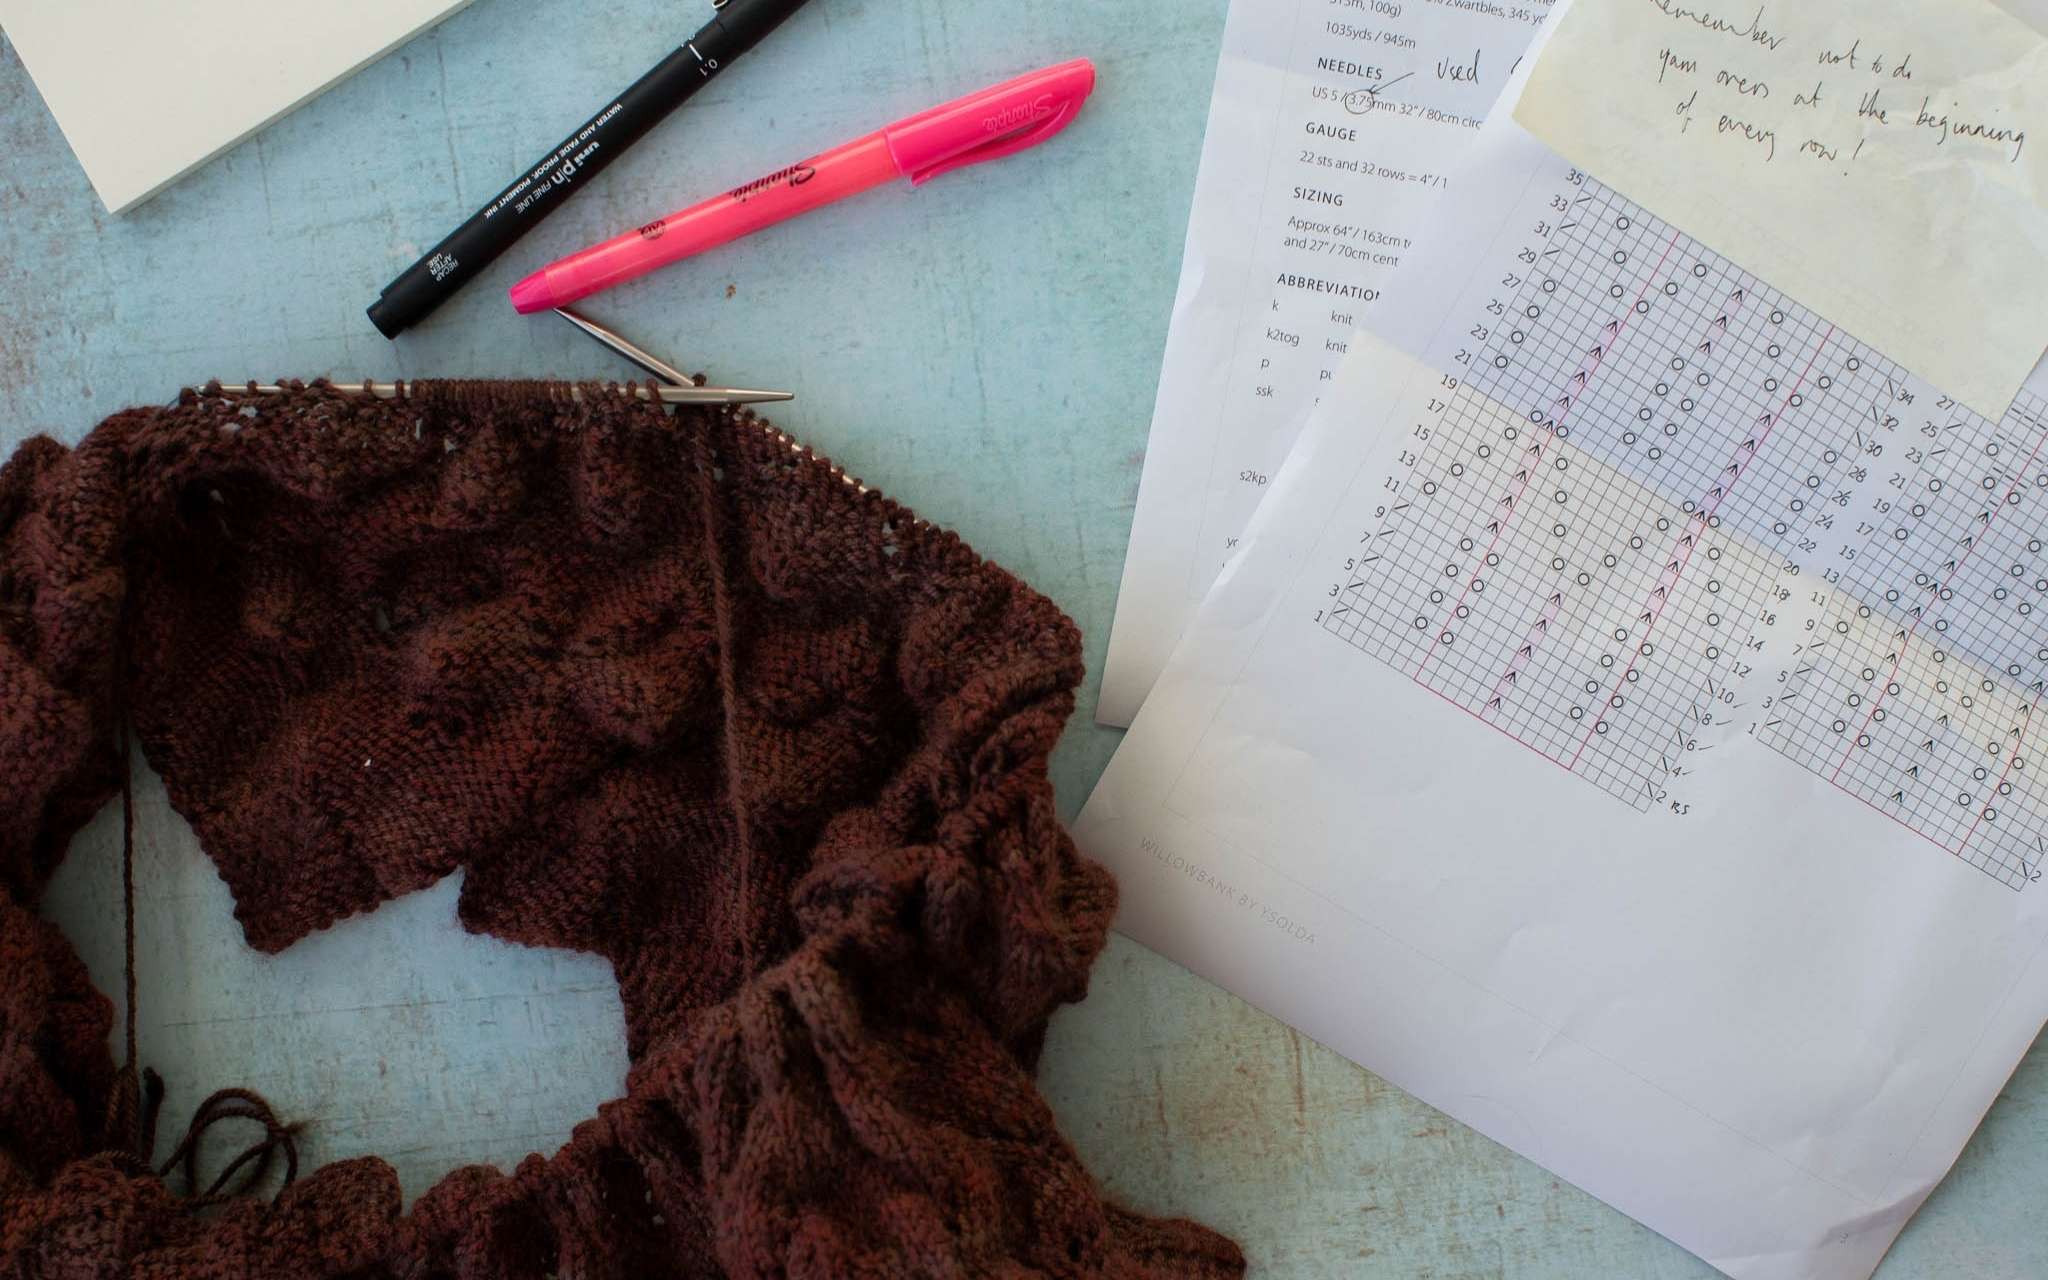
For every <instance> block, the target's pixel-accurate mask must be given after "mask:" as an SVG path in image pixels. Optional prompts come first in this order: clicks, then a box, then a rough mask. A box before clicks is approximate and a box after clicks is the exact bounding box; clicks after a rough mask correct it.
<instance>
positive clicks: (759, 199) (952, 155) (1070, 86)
mask: <svg viewBox="0 0 2048 1280" xmlns="http://www.w3.org/2000/svg"><path fill="white" fill-rule="evenodd" d="M1094 88H1095V64H1093V63H1091V62H1089V61H1088V60H1087V59H1086V58H1079V59H1076V60H1075V61H1073V62H1063V63H1061V64H1060V65H1058V66H1056V67H1047V68H1046V69H1045V70H1043V71H1034V72H1032V73H1031V74H1030V75H1025V76H1019V77H1018V78H1017V79H1015V80H1011V81H1008V82H1006V83H1004V84H999V85H997V86H995V87H994V88H992V89H983V90H982V91H981V92H980V93H976V94H972V95H970V96H968V97H965V98H961V99H959V100H958V101H955V102H949V103H947V104H946V105H945V106H942V107H934V108H932V109H931V110H930V111H926V112H922V113H920V114H918V115H914V116H912V117H910V118H909V119H908V120H900V121H898V122H897V123H895V124H892V125H890V126H889V127H888V128H886V129H883V130H881V131H879V132H876V133H871V134H869V135H868V136H867V137H865V138H860V139H857V140H855V141H853V142H849V143H847V144H846V145H845V146H842V147H835V148H833V149H832V150H830V151H827V152H826V153H825V154H823V155H821V156H818V157H816V158H815V159H811V160H806V161H803V162H802V163H801V164H793V165H791V166H790V167H788V168H787V169H779V170H777V171H776V172H774V173H771V174H769V175H768V176H767V177H765V178H761V179H759V180H757V181H754V182H749V183H748V184H747V185H745V186H743V187H739V188H737V189H735V190H732V191H728V192H726V193H725V194H724V195H722V196H716V197H714V198H712V199H710V200H706V201H705V202H704V203H702V204H700V205H697V206H695V207H693V208H689V209H685V210H683V211H682V212H681V213H675V214H671V215H669V216H668V217H666V218H662V219H659V220H658V221H655V222H650V223H648V224H647V225H646V226H644V227H642V228H640V229H639V230H638V231H629V232H627V233H626V234H625V235H622V236H619V237H617V238H615V239H612V240H607V241H605V242H604V243H603V244H599V245H592V246H591V247H590V248H588V249H585V250H583V251H582V252H581V253H576V254H571V255H570V256H569V257H566V258H563V259H562V260H561V261H559V262H553V263H550V264H548V265H547V266H545V267H542V268H541V269H540V270H539V271H536V272H534V273H533V274H532V275H530V276H528V277H526V279H524V280H521V281H520V282H519V283H518V284H516V285H513V286H512V305H513V306H514V307H517V308H518V309H519V311H520V313H521V314H522V315H526V314H531V313H533V312H535V311H546V310H549V309H551V308H554V307H566V306H568V305H569V304H570V303H572V302H575V301H577V300H578V299H581V298H587V297H589V296H590V295H591V294H593V293H601V292H603V291H604V290H606V289H609V288H611V287H612V286H613V285H616V284H623V283H624V282H626V281H628V280H632V279H634V278H636V277H639V276H643V275H646V274H647V273H648V272H650V271H653V270H655V269H656V268H658V267H665V266H667V265H669V264H670V263H672V262H680V261H681V260H682V259H684V258H688V257H692V256H694V255H696V254H700V253H703V252H704V251H705V250H707V249H715V248H717V247H718V246H719V245H722V244H725V243H727V242H728V241H732V240H737V239H739V238H740V237H741V236H748V235H752V234H753V233H754V232H756V231H759V230H761V229H762V228H764V227H771V226H774V225H775V224H776V223H778V222H786V221H788V220H789V219H791V218H794V217H797V216H798V215H800V214H805V213H809V212H810V211H811V210H813V209H816V208H818V207H820V206H822V205H828V204H832V203H833V202H835V201H839V200H844V199H846V198H847V197H848V196H853V195H858V194H860V193H861V192H863V191H866V190H868V189H869V188H871V187H878V186H880V185H882V184H883V183H885V182H888V181H890V180H891V179H893V178H898V177H903V178H908V179H910V182H911V185H912V186H922V185H924V184H925V183H927V182H929V181H931V180H932V179H933V178H936V177H938V176H939V175H940V174H942V173H947V172H950V171H951V170H954V169H964V168H966V167H967V166H968V165H971V164H980V163H982V162H983V161H986V160H998V159H1001V158H1002V157H1004V156H1007V155H1014V154H1015V153H1017V152H1019V151H1023V150H1025V149H1026V148H1028V147H1035V146H1037V145H1038V144H1039V143H1041V142H1044V141H1045V140H1046V139H1047V138H1050V137H1052V136H1053V135H1054V134H1056V133H1058V132H1059V131H1060V130H1062V129H1064V128H1066V127H1067V125H1068V124H1070V123H1071V122H1072V121H1073V119H1074V115H1075V113H1076V112H1078V111H1079V110H1080V109H1081V104H1082V103H1083V102H1085V101H1086V100H1087V98H1088V94H1089V93H1090V92H1091V91H1092V90H1093V89H1094Z"/></svg>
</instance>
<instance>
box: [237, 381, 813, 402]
mask: <svg viewBox="0 0 2048 1280" xmlns="http://www.w3.org/2000/svg"><path fill="white" fill-rule="evenodd" d="M327 385H328V387H329V388H330V389H331V390H334V391H339V392H341V393H342V394H344V395H352V396H375V397H376V398H377V399H379V400H396V399H398V398H399V397H400V396H402V395H406V394H408V393H409V388H410V384H406V385H404V386H401V385H400V384H398V383H395V382H330V383H328V384H327ZM287 390H290V388H288V387H281V386H278V385H277V384H275V383H270V382H256V383H249V382H237V383H223V384H222V385H221V389H220V392H221V394H222V395H225V396H234V395H247V394H249V393H251V392H253V393H255V394H256V395H259V396H274V395H282V394H283V393H284V392H286V391H287ZM620 390H621V391H622V392H624V393H625V394H628V395H633V396H637V397H639V398H640V399H642V400H646V399H649V398H650V397H649V396H648V394H647V388H646V387H621V388H620ZM572 393H573V394H574V395H575V397H576V398H577V399H579V400H580V399H582V398H583V392H582V390H581V389H580V388H575V389H573V392H572ZM652 398H653V399H657V400H659V401H661V402H662V403H663V404H763V403H767V402H771V401H780V400H794V399H796V396H795V395H794V394H792V393H790V392H787V391H747V390H743V389H739V388H734V387H696V386H688V387H657V388H655V394H654V396H653V397H652Z"/></svg>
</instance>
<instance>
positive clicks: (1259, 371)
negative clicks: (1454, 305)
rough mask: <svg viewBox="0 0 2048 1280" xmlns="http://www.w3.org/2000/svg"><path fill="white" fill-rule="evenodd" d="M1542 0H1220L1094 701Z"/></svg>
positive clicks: (1262, 476) (1519, 45)
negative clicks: (1175, 291) (1193, 169)
mask: <svg viewBox="0 0 2048 1280" xmlns="http://www.w3.org/2000/svg"><path fill="white" fill-rule="evenodd" d="M1549 9H1550V0H1521V2H1520V3H1508V2H1504V3H1498V4H1496V3H1492V2H1491V0H1487V2H1486V3H1478V4H1456V5H1449V4H1438V3H1423V2H1421V0H1232V4H1231V6H1230V17H1229V22H1228V24H1227V26H1226V27H1225V29H1224V37H1223V56H1222V61H1221V62H1220V63H1219V64H1218V67H1217V71H1216V88H1215V93H1214V97H1213V101H1212V103H1211V105H1210V109H1209V124H1208V132H1207V135H1206V138H1205V141H1204V143H1203V149H1202V167H1201V173H1200V176H1199V177H1198V178H1197V180H1196V184H1195V201H1194V208H1193V211H1192V212H1191V213H1190V215H1189V221H1188V237H1187V250H1186V256H1185V259H1184V261H1183V263H1182V266H1181V282H1180V292H1179V297H1178V298H1177V299H1176V300H1175V303H1174V309H1173V324H1172V328H1171V330H1170V331H1169V333H1168V336H1167V346H1166V358H1165V363H1164V366H1163V368H1162V370H1161V373H1160V381H1159V398H1158V403H1157V406H1156V408H1155V409H1154V412H1153V419H1152V430H1151V435H1150V438H1149V440H1148V442H1147V444H1146V453H1145V474H1144V478H1143V481H1142V483H1141V486H1140V488H1139V493H1138V509H1137V515H1136V517H1135V520H1134V522H1133V526H1132V530H1131V547H1130V552H1129V555H1128V556H1127V558H1126V560H1125V564H1124V576H1123V584H1122V589H1121V591H1120V592H1119V594H1118V597H1117V611H1116V623H1115V626H1114V629H1113V630H1112V631H1111V634H1110V642H1109V658H1108V662H1107V665H1106V667H1105V669H1104V672H1103V684H1102V698H1101V702H1100V703H1099V705H1098V707H1097V710H1096V715H1097V718H1098V719H1100V720H1102V721H1103V722H1104V723H1106V724H1117V725H1127V724H1129V723H1130V722H1131V717H1132V716H1134V715H1136V714H1137V711H1138V705H1139V703H1141V702H1143V701H1144V698H1145V694H1146V692H1147V691H1148V690H1150V689H1151V687H1152V682H1153V680H1154V679H1156V678H1157V677H1158V675H1159V670H1160V668H1161V667H1163V666H1165V665H1166V659H1167V657H1168V656H1169V655H1170V654H1171V653H1172V652H1173V646H1174V644H1175V642H1177V641H1178V640H1179V639H1180V633H1181V630H1182V628H1183V627H1184V626H1185V625H1186V624H1187V621H1188V619H1189V618H1191V617H1193V616H1194V612H1195V607H1196V606H1197V605H1198V604H1200V603H1201V600H1202V596H1203V594H1204V593H1205V592H1206V591H1207V590H1208V589H1209V584H1210V583H1211V582H1212V581H1213V580H1214V579H1215V576H1216V573H1217V571H1218V570H1219V569H1220V568H1222V566H1223V562H1224V560H1225V559H1226V558H1228V557H1229V556H1230V554H1231V553H1232V551H1233V550H1234V548H1235V546H1236V544H1237V540H1238V535H1239V534H1241V533H1242V532H1243V531H1244V523H1245V520H1246V519H1247V518H1248V517H1249V516H1250V515H1251V513H1252V510H1253V509H1254V508H1255V507H1256V506H1257V505H1258V502H1259V498H1260V496H1261V495H1262V494H1263V493H1264V492H1265V489H1266V486H1267V484H1268V483H1269V481H1270V480H1271V478H1272V476H1273V474H1274V473H1275V472H1277V471H1278V470H1279V468H1280V464H1281V462H1282V461H1283V460H1285V458H1286V457H1287V449H1288V446H1289V445H1290V444H1292V443H1293V441H1294V435H1295V433H1296V432H1297V431H1298V430H1299V429H1300V427H1301V423H1302V420H1303V418H1304V417H1305V416H1306V415H1307V413H1308V411H1309V409H1310V408H1311V407H1312V406H1313V404H1314V402H1315V399H1316V397H1317V396H1318V395H1319V394H1320V393H1321V392H1322V391H1324V390H1327V389H1328V387H1329V386H1330V383H1331V379H1333V378H1334V377H1335V376H1336V371H1337V367H1338V365H1339V363H1340V362H1341V361H1342V359H1343V356H1344V352H1345V349H1346V348H1347V347H1348V345H1349V343H1350V340H1351V334H1352V331H1353V330H1354V329H1355V328H1357V327H1359V326H1361V325H1363V324H1365V323H1366V313H1367V311H1368V310H1370V308H1372V307H1373V306H1374V305H1375V303H1376V301H1377V299H1378V297H1379V295H1380V291H1381V289H1382V288H1383V287H1384V286H1385V284H1386V282H1387V281H1388V280H1389V279H1390V278H1391V277H1392V275H1393V272H1394V270H1395V268H1396V267H1397V266H1398V265H1399V263H1400V261H1401V258H1402V256H1403V255H1404V254H1405V253H1406V252H1407V251H1408V249H1409V246H1410V244H1411V243H1412V241H1413V239H1414V237H1415V235H1416V233H1417V230H1418V228H1419V225H1420V224H1419V216H1420V214H1421V213H1422V212H1423V211H1424V210H1426V209H1427V208H1428V207H1429V205H1430V203H1431V200H1432V197H1433V195H1434V193H1435V192H1437V191H1439V190H1441V189H1442V187H1443V185H1444V183H1445V181H1446V174H1447V173H1449V171H1450V170H1451V168H1452V166H1453V165H1454V164H1455V163H1456V161H1457V159H1458V157H1459V156H1460V155H1461V154H1462V153H1463V151H1464V149H1465V148H1466V147H1467V146H1468V145H1470V142H1471V139H1472V138H1473V137H1474V136H1475V135H1476V133H1477V130H1478V128H1479V123H1480V121H1481V120H1483V119H1484V118H1485V117H1486V114H1487V111H1488V109H1489V108H1490V107H1491V106H1492V105H1493V101H1494V98H1495V96H1496V95H1497V94H1498V93H1499V92H1500V89H1501V86H1502V85H1503V84H1505V83H1506V82H1507V79H1508V76H1509V73H1510V72H1511V70H1512V69H1513V68H1514V66H1515V64H1516V62H1517V61H1518V60H1519V59H1520V58H1521V56H1522V53H1523V51H1524V50H1525V49H1526V48H1527V47H1528V43H1529V40H1530V38H1531V36H1533V35H1534V34H1535V31H1536V26H1537V24H1538V23H1540V22H1541V21H1542V19H1543V17H1544V15H1545V14H1546V13H1547V12H1549Z"/></svg>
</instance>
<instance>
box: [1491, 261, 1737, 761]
mask: <svg viewBox="0 0 2048 1280" xmlns="http://www.w3.org/2000/svg"><path fill="white" fill-rule="evenodd" d="M1659 265H1660V266H1661V265H1662V264H1661V263H1660V264H1659ZM1748 299H1749V290H1748V289H1746V288H1738V289H1736V290H1735V291H1734V292H1733V293H1731V294H1729V295H1728V301H1727V303H1726V304H1725V305H1724V306H1723V307H1722V308H1721V311H1720V313H1719V314H1718V315H1716V316H1715V317H1714V319H1713V321H1712V322H1711V323H1710V324H1708V325H1707V336H1706V337H1704V338H1702V339H1700V341H1699V343H1698V345H1696V346H1695V347H1694V348H1693V350H1694V352H1695V353H1696V354H1699V355H1707V356H1711V355H1713V354H1714V344H1715V343H1716V342H1718V341H1720V340H1721V339H1722V338H1725V337H1727V336H1728V329H1729V327H1730V326H1731V325H1733V324H1734V323H1735V317H1736V316H1737V315H1738V314H1740V313H1741V311H1742V304H1743V303H1744V302H1746V301H1748ZM1636 301H1637V302H1638V303H1640V302H1641V301H1642V298H1641V296H1640V295H1639V296H1638V297H1637V299H1636ZM1563 607H1564V596H1563V594H1562V593H1561V592H1559V593H1553V594H1552V595H1551V596H1550V598H1549V599H1548V600H1547V601H1545V603H1544V609H1543V613H1542V614H1541V615H1540V616H1539V617H1538V618H1537V619H1536V622H1535V624H1534V625H1533V626H1532V627H1530V629H1529V634H1528V635H1527V636H1525V637H1524V638H1523V641H1522V646H1521V647H1520V648H1519V649H1516V650H1515V653H1514V656H1513V657H1512V658H1511V659H1510V660H1509V662H1508V667H1507V670H1506V671H1504V672H1502V673H1501V678H1500V680H1499V681H1498V682H1497V683H1496V684H1495V685H1494V687H1493V693H1492V694H1491V695H1490V696H1489V697H1488V698H1487V700H1486V705H1485V707H1484V708H1483V710H1482V714H1484V715H1492V714H1494V713H1495V712H1498V711H1500V710H1502V709H1504V708H1505V707H1506V706H1507V696H1508V694H1510V693H1512V692H1513V691H1514V687H1515V685H1516V684H1517V683H1519V682H1520V680H1521V678H1522V669H1523V668H1524V667H1526V666H1528V665H1529V663H1530V662H1532V661H1534V660H1535V657H1536V650H1537V649H1538V648H1539V647H1540V646H1541V645H1542V643H1543V641H1544V639H1545V638H1546V637H1547V636H1548V635H1549V632H1550V627H1551V624H1553V623H1554V622H1556V621H1557V615H1558V613H1559V611H1560V610H1562V609H1563ZM1574 759H1576V757H1574Z"/></svg>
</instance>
